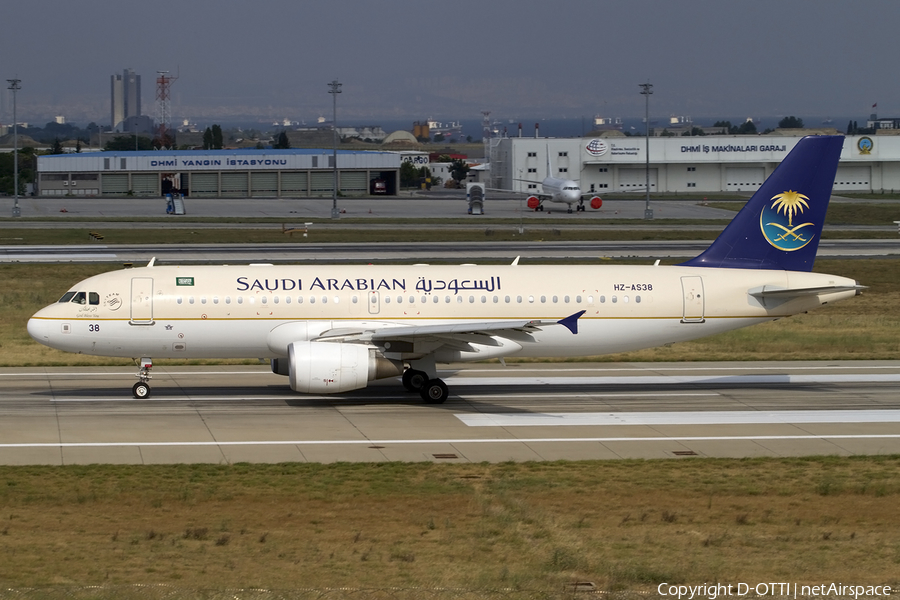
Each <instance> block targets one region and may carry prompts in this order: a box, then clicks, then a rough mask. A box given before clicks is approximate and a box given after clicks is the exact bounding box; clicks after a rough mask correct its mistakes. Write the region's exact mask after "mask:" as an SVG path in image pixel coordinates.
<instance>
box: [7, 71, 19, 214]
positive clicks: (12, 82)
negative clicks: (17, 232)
mask: <svg viewBox="0 0 900 600" xmlns="http://www.w3.org/2000/svg"><path fill="white" fill-rule="evenodd" d="M6 81H8V82H9V89H11V90H12V93H13V187H14V188H15V192H14V194H15V201H14V202H15V203H14V204H13V209H12V216H14V217H21V216H22V209H20V208H19V123H18V119H17V118H16V92H18V91H19V90H20V89H22V86H21V85H19V84H20V83H22V80H21V79H18V78H16V79H7V80H6Z"/></svg>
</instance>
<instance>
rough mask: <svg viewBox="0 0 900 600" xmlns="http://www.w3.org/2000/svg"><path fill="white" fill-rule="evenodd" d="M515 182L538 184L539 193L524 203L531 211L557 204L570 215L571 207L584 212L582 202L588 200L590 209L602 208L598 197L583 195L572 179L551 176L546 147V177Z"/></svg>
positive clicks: (529, 197)
mask: <svg viewBox="0 0 900 600" xmlns="http://www.w3.org/2000/svg"><path fill="white" fill-rule="evenodd" d="M516 181H524V182H525V183H532V184H538V185H540V186H541V193H539V194H532V195H530V196H528V198H527V200H526V202H527V204H528V208H530V209H531V210H539V211H542V212H543V210H544V202H558V203H561V204H565V205H566V206H567V207H568V212H569V213H570V214H571V213H572V207H573V206H574V207H575V210H576V211H579V212H584V210H585V205H584V201H585V199H587V198H590V204H591V208H594V209H597V208H600V207H601V206H603V200H601V199H600V196H595V195H594V194H585V193H584V192H582V191H581V186H580V185H579V184H578V182H577V181H575V180H574V179H562V178H560V177H556V176H554V175H553V165H552V163H551V162H550V148H549V146H548V147H547V177H545V178H544V179H542V180H541V181H535V180H532V179H516Z"/></svg>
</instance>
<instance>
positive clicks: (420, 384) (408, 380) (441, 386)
mask: <svg viewBox="0 0 900 600" xmlns="http://www.w3.org/2000/svg"><path fill="white" fill-rule="evenodd" d="M402 382H403V387H405V388H406V389H407V390H408V391H410V392H419V395H420V396H422V400H424V401H425V402H426V403H428V404H443V402H444V401H445V400H446V399H447V397H448V396H450V390H449V389H448V388H447V384H446V383H444V382H443V381H442V380H440V379H437V378H433V379H432V378H429V377H428V373H426V372H425V371H419V370H417V369H413V368H409V369H407V370H406V371H404V372H403V379H402Z"/></svg>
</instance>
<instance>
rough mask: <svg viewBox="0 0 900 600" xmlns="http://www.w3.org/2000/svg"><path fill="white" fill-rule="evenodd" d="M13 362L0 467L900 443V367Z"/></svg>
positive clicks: (472, 458) (643, 453)
mask: <svg viewBox="0 0 900 600" xmlns="http://www.w3.org/2000/svg"><path fill="white" fill-rule="evenodd" d="M135 372H136V371H135V370H132V369H123V368H72V367H60V368H33V369H0V464H6V465H23V464H54V465H59V464H86V463H107V464H112V463H131V464H150V463H234V462H257V463H269V462H285V461H288V462H296V461H301V462H305V461H309V462H323V463H328V462H335V461H350V462H378V461H437V462H481V461H488V462H501V461H507V460H512V461H546V460H580V459H615V458H666V457H677V456H682V457H686V456H717V457H751V456H801V455H816V454H839V455H850V454H895V453H900V394H898V393H897V391H898V386H900V361H884V362H871V361H869V362H833V361H829V362H821V363H820V362H793V363H775V362H772V363H702V364H698V363H659V364H657V363H628V364H626V363H615V364H613V363H610V364H586V363H559V364H535V365H531V364H510V365H509V366H507V367H503V366H501V365H466V366H462V365H454V366H452V368H450V369H448V370H446V371H442V372H441V373H440V376H441V377H443V378H444V379H445V381H446V382H447V384H448V385H449V386H450V394H451V395H450V398H449V400H448V401H447V402H446V403H445V404H441V405H428V404H424V403H423V402H422V401H421V399H420V398H419V397H418V396H417V395H414V394H409V393H407V392H405V391H404V390H403V389H402V387H401V386H400V385H399V382H398V381H397V380H387V381H383V382H377V383H374V384H373V385H372V386H370V387H369V388H366V389H364V390H359V391H356V392H352V393H347V394H341V395H337V396H304V395H299V394H296V393H294V392H292V391H291V390H290V389H289V387H288V384H287V379H286V378H284V377H279V376H277V375H273V374H272V373H270V372H269V371H268V368H267V367H266V366H259V367H257V366H237V367H229V366H209V367H178V368H162V367H156V368H154V373H153V375H154V378H153V380H152V382H151V383H152V384H153V396H152V397H151V398H150V399H148V400H143V401H138V400H134V399H133V398H131V394H130V388H131V385H132V384H133V382H134V381H135V378H134V373H135Z"/></svg>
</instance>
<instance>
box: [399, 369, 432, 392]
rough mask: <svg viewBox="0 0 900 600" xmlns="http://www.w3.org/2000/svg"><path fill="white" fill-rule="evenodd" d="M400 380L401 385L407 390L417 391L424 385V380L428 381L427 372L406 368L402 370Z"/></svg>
mask: <svg viewBox="0 0 900 600" xmlns="http://www.w3.org/2000/svg"><path fill="white" fill-rule="evenodd" d="M401 381H402V382H403V387H405V388H406V389H407V391H410V392H418V391H420V390H421V389H422V386H424V385H425V382H426V381H428V374H427V373H425V372H424V371H418V370H416V369H407V370H405V371H404V372H403V378H402V380H401Z"/></svg>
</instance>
